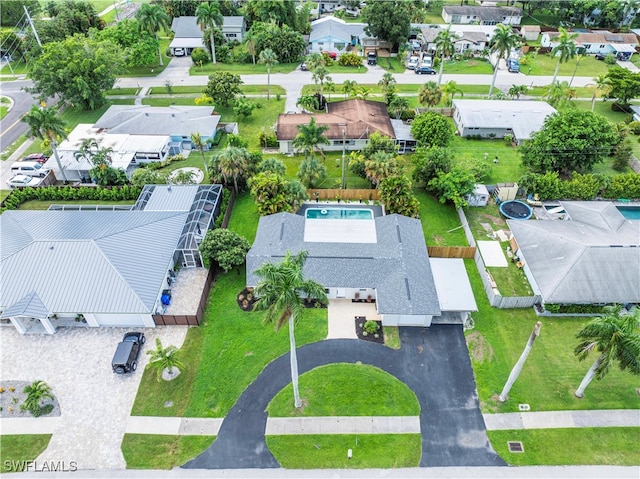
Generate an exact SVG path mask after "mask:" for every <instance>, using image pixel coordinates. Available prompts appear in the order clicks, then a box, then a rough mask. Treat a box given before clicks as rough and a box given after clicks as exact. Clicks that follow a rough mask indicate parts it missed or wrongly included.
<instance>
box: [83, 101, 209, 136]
mask: <svg viewBox="0 0 640 479" xmlns="http://www.w3.org/2000/svg"><path fill="white" fill-rule="evenodd" d="M219 122H220V116H219V115H213V107H211V106H167V107H162V106H149V105H112V106H110V107H109V109H108V110H107V111H106V112H105V113H104V115H102V116H101V117H100V119H99V120H98V121H97V122H96V124H95V125H94V127H95V128H99V129H102V128H104V129H106V130H108V132H109V133H111V134H128V135H175V136H186V137H187V138H188V137H190V136H191V134H192V133H198V132H199V133H201V134H202V135H207V136H210V135H212V134H213V133H215V131H216V128H217V127H218V123H219Z"/></svg>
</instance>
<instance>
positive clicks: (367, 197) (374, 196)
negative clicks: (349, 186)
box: [307, 188, 380, 201]
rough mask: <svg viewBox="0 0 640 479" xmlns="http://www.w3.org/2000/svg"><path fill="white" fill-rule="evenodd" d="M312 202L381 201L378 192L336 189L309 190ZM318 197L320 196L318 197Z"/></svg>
mask: <svg viewBox="0 0 640 479" xmlns="http://www.w3.org/2000/svg"><path fill="white" fill-rule="evenodd" d="M307 193H308V195H309V199H310V200H314V199H316V198H318V199H319V200H337V199H338V198H340V199H341V200H349V201H360V200H362V201H377V200H379V199H380V192H379V191H378V190H342V189H340V188H334V189H330V190H307ZM316 195H318V196H316Z"/></svg>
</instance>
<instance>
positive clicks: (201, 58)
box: [191, 48, 209, 65]
mask: <svg viewBox="0 0 640 479" xmlns="http://www.w3.org/2000/svg"><path fill="white" fill-rule="evenodd" d="M191 60H192V61H193V63H194V64H195V65H204V64H205V63H207V62H208V61H209V54H208V53H207V52H206V51H205V49H204V48H194V49H193V51H192V52H191Z"/></svg>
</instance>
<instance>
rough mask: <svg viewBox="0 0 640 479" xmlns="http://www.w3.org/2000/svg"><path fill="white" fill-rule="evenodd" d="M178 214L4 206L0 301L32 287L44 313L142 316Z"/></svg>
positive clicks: (175, 233)
mask: <svg viewBox="0 0 640 479" xmlns="http://www.w3.org/2000/svg"><path fill="white" fill-rule="evenodd" d="M186 216H187V214H186V213H184V212H140V211H5V212H4V213H3V214H2V216H0V239H1V240H2V247H1V248H0V250H1V256H0V258H1V259H0V268H1V270H2V278H3V279H4V281H3V282H2V287H1V288H0V306H1V307H3V308H7V307H10V306H12V305H15V304H16V303H17V302H18V301H20V300H21V299H22V298H24V297H25V295H27V294H29V293H31V292H35V293H37V295H38V297H39V298H40V299H41V300H42V303H43V305H44V306H45V308H46V309H47V310H48V311H50V312H56V313H64V312H71V313H77V312H85V313H92V312H95V313H118V312H126V313H149V312H151V311H152V308H153V307H154V304H155V301H156V299H157V296H158V293H159V291H160V289H161V288H162V286H163V285H164V283H165V280H166V278H165V275H166V271H167V269H168V267H169V266H170V262H171V260H172V256H173V253H174V250H175V248H176V245H177V243H178V240H179V238H180V235H181V233H182V229H183V226H184V223H185V220H186ZM16 225H19V226H18V227H16ZM7 278H11V280H10V281H7V280H6V279H7Z"/></svg>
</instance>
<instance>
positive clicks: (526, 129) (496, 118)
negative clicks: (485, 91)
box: [453, 100, 557, 144]
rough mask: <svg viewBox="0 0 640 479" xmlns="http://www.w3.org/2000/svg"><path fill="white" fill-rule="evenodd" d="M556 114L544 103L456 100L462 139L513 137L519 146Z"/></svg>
mask: <svg viewBox="0 0 640 479" xmlns="http://www.w3.org/2000/svg"><path fill="white" fill-rule="evenodd" d="M556 112H557V110H556V109H555V108H553V107H552V106H551V105H549V104H548V103H545V102H543V101H524V100H523V101H520V100H453V121H454V123H455V125H456V128H457V129H458V132H459V134H460V136H461V137H468V136H481V137H483V138H504V137H505V136H506V135H513V139H514V141H515V142H516V143H517V144H522V141H524V140H528V139H530V138H531V134H532V133H534V132H536V131H538V130H540V128H542V126H543V124H544V121H545V119H546V118H547V117H548V116H549V115H552V114H554V113H556Z"/></svg>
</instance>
